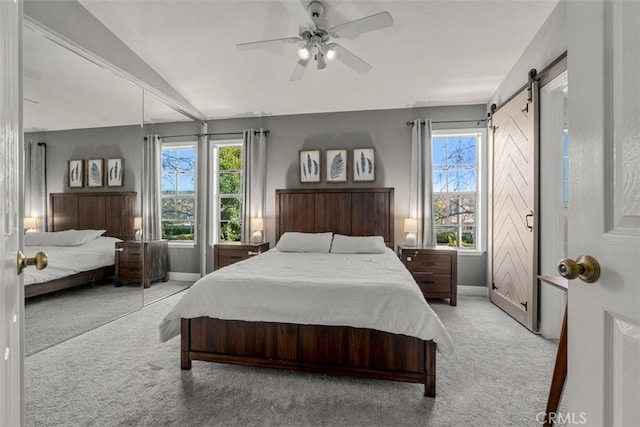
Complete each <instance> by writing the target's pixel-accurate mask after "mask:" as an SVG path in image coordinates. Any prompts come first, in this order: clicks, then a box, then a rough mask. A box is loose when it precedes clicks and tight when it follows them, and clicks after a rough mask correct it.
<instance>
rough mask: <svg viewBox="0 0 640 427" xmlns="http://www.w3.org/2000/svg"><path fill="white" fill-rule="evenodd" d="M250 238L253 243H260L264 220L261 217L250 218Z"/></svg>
mask: <svg viewBox="0 0 640 427" xmlns="http://www.w3.org/2000/svg"><path fill="white" fill-rule="evenodd" d="M251 230H252V231H253V234H252V235H251V240H253V243H262V231H263V230H264V221H263V219H262V218H251Z"/></svg>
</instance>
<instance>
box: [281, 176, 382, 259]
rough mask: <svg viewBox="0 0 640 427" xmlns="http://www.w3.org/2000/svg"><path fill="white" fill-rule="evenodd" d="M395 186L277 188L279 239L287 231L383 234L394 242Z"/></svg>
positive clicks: (356, 234) (357, 234)
mask: <svg viewBox="0 0 640 427" xmlns="http://www.w3.org/2000/svg"><path fill="white" fill-rule="evenodd" d="M393 193H394V189H393V188H313V189H311V188H301V189H288V190H276V241H277V240H279V239H280V236H282V234H284V233H285V232H287V231H299V232H305V233H322V232H327V231H331V232H334V233H337V234H344V235H347V236H382V237H383V238H384V241H385V243H386V244H387V246H389V247H390V248H393V244H394V241H393V240H394V204H393Z"/></svg>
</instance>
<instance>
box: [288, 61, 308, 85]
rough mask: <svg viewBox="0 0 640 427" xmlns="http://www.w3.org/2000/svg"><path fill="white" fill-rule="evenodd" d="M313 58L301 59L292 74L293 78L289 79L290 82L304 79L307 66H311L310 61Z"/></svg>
mask: <svg viewBox="0 0 640 427" xmlns="http://www.w3.org/2000/svg"><path fill="white" fill-rule="evenodd" d="M310 59H311V58H309V59H306V60H305V59H300V60H299V61H298V62H297V63H296V66H295V68H294V69H293V73H291V78H290V79H289V81H291V82H296V81H298V80H301V79H302V77H304V72H305V71H306V69H307V65H309V61H310Z"/></svg>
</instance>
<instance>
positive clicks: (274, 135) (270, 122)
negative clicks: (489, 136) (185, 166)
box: [26, 105, 486, 286]
mask: <svg viewBox="0 0 640 427" xmlns="http://www.w3.org/2000/svg"><path fill="white" fill-rule="evenodd" d="M485 108H486V107H485V105H469V106H452V107H424V108H407V109H397V110H376V111H358V112H341V113H326V114H304V115H290V116H269V117H254V118H238V119H224V120H211V121H209V122H208V131H209V132H210V133H217V132H238V131H241V130H242V129H245V128H256V129H257V128H260V127H263V128H265V129H269V130H270V134H269V136H268V139H267V164H268V167H267V213H266V224H265V227H266V231H265V238H266V240H268V241H269V242H270V243H271V245H272V246H273V244H274V231H275V190H276V189H279V188H296V187H305V186H310V184H301V183H300V182H299V179H298V150H301V149H312V148H313V149H321V150H324V149H328V148H346V149H351V148H358V147H375V149H376V181H375V182H372V183H357V184H356V183H353V182H351V178H349V182H347V183H346V184H326V183H324V182H323V183H321V184H311V186H318V185H319V186H323V187H329V186H330V187H350V186H358V187H374V186H375V187H394V188H395V213H396V224H395V229H396V236H395V237H396V242H397V243H400V242H403V241H404V232H403V231H402V225H403V220H404V218H405V217H407V216H408V212H409V167H408V165H409V160H410V150H411V128H410V127H409V126H407V125H406V122H407V121H413V120H414V119H416V118H422V119H432V120H434V121H441V120H478V119H483V118H484V116H485ZM478 126H480V127H483V126H484V122H480V123H479V124H478V123H477V122H475V121H471V122H466V123H449V124H434V126H433V127H434V129H454V128H471V127H478ZM199 131H200V124H199V123H196V122H180V123H168V124H156V125H146V126H145V128H144V129H141V128H140V127H139V126H126V127H114V128H97V129H82V130H73V131H58V132H46V133H42V134H31V135H27V136H26V137H27V138H28V139H37V140H38V141H44V142H46V143H47V150H48V151H47V153H48V154H47V156H48V157H47V180H48V183H49V188H48V189H49V192H62V191H68V188H66V184H65V182H66V181H65V179H66V165H67V161H68V160H70V159H89V158H108V157H122V158H123V159H125V188H124V189H125V190H132V191H137V192H138V193H140V178H141V167H140V164H141V154H142V145H141V141H142V137H143V134H147V133H157V134H159V135H161V136H168V135H183V134H196V133H199ZM228 138H229V137H228V136H224V137H220V139H228ZM180 140H191V141H194V140H195V138H193V137H183V138H171V139H169V138H166V139H165V141H180ZM198 155H199V156H200V162H199V164H200V165H205V164H206V163H207V162H206V157H205V158H203V156H206V148H205V147H199V153H198ZM350 174H351V171H350V170H349V176H350ZM198 185H199V187H198V189H199V194H200V195H206V194H207V190H206V183H202V182H200V183H199V184H198ZM74 191H86V190H74ZM103 191H108V189H106V188H105V189H103ZM138 199H140V198H138ZM198 203H207V206H208V209H210V208H211V205H210V203H209V202H208V200H206V197H204V196H201V197H199V200H198ZM137 209H138V210H137V212H139V202H138V208H137ZM208 213H210V212H208ZM485 217H486V215H485ZM200 221H201V220H200ZM199 226H200V227H206V221H205V222H200V223H199ZM201 245H205V246H206V251H207V271H211V269H212V267H213V265H212V261H213V251H212V248H211V247H209V246H208V244H206V242H199V243H198V245H197V246H196V247H193V248H172V249H171V250H170V269H171V271H172V272H188V273H198V272H199V265H200V263H199V260H200V256H199V253H200V248H201ZM485 264H486V258H485V256H484V255H481V256H464V255H461V256H459V261H458V265H459V272H458V277H459V280H458V282H459V284H464V285H480V286H484V285H485V278H486V267H485Z"/></svg>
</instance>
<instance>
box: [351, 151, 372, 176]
mask: <svg viewBox="0 0 640 427" xmlns="http://www.w3.org/2000/svg"><path fill="white" fill-rule="evenodd" d="M375 180H376V149H375V148H373V147H370V148H354V149H353V182H366V181H369V182H370V181H375Z"/></svg>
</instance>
